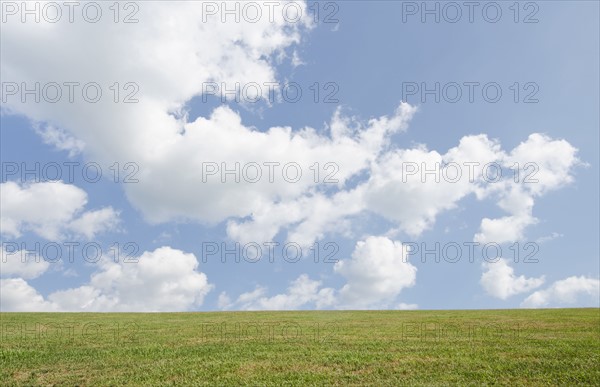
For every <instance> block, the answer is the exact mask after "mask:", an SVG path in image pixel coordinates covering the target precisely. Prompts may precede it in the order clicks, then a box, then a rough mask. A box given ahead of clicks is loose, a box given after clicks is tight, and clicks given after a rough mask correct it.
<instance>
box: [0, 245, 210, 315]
mask: <svg viewBox="0 0 600 387" xmlns="http://www.w3.org/2000/svg"><path fill="white" fill-rule="evenodd" d="M14 266H15V264H14V263H13V264H10V265H9V266H7V267H8V269H9V270H10V272H8V273H7V272H5V271H4V269H5V266H3V267H2V274H3V276H5V275H8V274H16V275H23V274H30V275H29V276H30V277H32V276H34V275H39V274H41V273H42V272H43V270H45V268H46V267H47V266H46V267H39V268H38V267H33V268H32V266H31V265H29V266H26V265H25V264H22V268H20V269H14ZM0 288H1V292H0V305H1V309H2V311H23V312H24V311H73V312H82V311H90V312H99V311H101V312H108V311H114V312H166V311H184V310H190V309H194V308H197V307H198V306H200V305H201V304H202V302H203V299H204V296H205V295H206V294H207V293H208V292H209V291H210V290H211V289H212V288H213V285H212V284H210V283H209V282H208V279H207V277H206V275H205V274H204V273H202V272H199V271H198V260H197V259H196V256H195V255H194V254H189V253H185V252H183V251H181V250H176V249H173V248H170V247H161V248H158V249H156V250H154V251H150V252H148V251H147V252H144V253H143V254H142V255H141V256H140V257H138V260H137V262H123V261H120V262H114V261H112V260H110V259H109V258H107V257H103V259H102V260H101V261H100V262H99V266H98V269H97V271H96V272H94V274H92V276H91V278H90V280H89V282H88V283H87V284H85V285H83V286H80V287H77V288H71V289H66V290H59V291H56V292H53V293H51V294H50V295H49V296H48V297H47V298H46V299H44V297H43V296H42V295H40V294H39V293H38V292H37V291H36V290H35V289H34V288H33V287H32V286H31V285H29V284H28V283H27V282H26V281H25V280H24V279H22V278H3V279H1V280H0Z"/></svg>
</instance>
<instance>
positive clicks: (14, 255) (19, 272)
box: [0, 243, 50, 279]
mask: <svg viewBox="0 0 600 387" xmlns="http://www.w3.org/2000/svg"><path fill="white" fill-rule="evenodd" d="M9 247H10V249H9ZM0 251H1V254H2V257H1V258H2V260H1V261H0V274H1V275H2V277H23V278H25V279H31V278H37V277H39V276H40V275H42V274H43V273H45V272H46V270H48V268H49V267H50V264H49V263H48V262H47V261H46V260H45V259H43V258H42V257H40V256H39V255H38V254H33V253H32V252H30V251H26V250H20V249H18V248H17V246H14V245H9V244H7V243H2V248H1V249H0Z"/></svg>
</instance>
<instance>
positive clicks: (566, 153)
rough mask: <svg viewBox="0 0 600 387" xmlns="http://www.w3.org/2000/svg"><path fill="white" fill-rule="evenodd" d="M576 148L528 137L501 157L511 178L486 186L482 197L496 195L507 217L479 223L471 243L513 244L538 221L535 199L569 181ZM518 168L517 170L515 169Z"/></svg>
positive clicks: (541, 135) (538, 136)
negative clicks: (534, 213)
mask: <svg viewBox="0 0 600 387" xmlns="http://www.w3.org/2000/svg"><path fill="white" fill-rule="evenodd" d="M576 154H577V149H576V148H575V147H573V146H572V145H571V144H569V143H568V142H567V141H565V140H553V139H551V138H550V137H548V136H546V135H543V134H540V133H533V134H531V135H530V136H529V137H528V139H527V141H524V142H522V143H520V144H519V145H518V146H517V147H515V148H514V149H513V150H512V151H511V152H510V153H509V154H507V155H505V156H504V157H503V160H502V164H503V165H504V166H505V167H506V168H510V169H511V174H512V176H509V178H508V179H505V180H503V181H501V182H500V183H496V184H490V185H489V186H488V187H487V189H486V190H485V192H483V193H482V194H481V196H482V197H485V196H487V195H497V196H498V197H499V198H500V200H499V201H498V205H499V207H500V208H502V209H503V210H504V211H506V212H508V213H509V214H510V216H506V217H502V218H497V219H489V218H484V219H482V221H481V227H480V232H479V233H477V234H476V235H475V237H474V241H475V242H480V243H487V242H492V241H493V242H496V243H504V242H514V241H517V240H522V239H523V238H524V233H525V229H526V228H527V227H528V226H530V225H534V224H536V223H537V222H538V219H537V218H535V217H534V216H533V206H534V201H535V198H536V197H540V196H542V195H544V194H546V193H547V192H550V191H552V190H555V189H558V188H560V187H562V186H564V185H566V184H569V183H571V182H572V181H573V175H572V173H573V169H574V167H575V166H577V165H582V162H581V161H580V160H579V159H578V158H577V156H576ZM517 166H518V168H517Z"/></svg>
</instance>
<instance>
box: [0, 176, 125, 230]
mask: <svg viewBox="0 0 600 387" xmlns="http://www.w3.org/2000/svg"><path fill="white" fill-rule="evenodd" d="M86 204H87V193H86V192H85V191H84V190H82V189H80V188H78V187H76V186H74V185H72V184H65V183H63V182H61V181H58V182H43V183H24V184H18V183H16V182H11V181H9V182H6V183H2V184H0V206H1V207H2V213H1V214H0V228H1V230H2V236H4V237H11V238H19V237H21V236H22V235H23V233H25V232H28V231H29V232H33V233H35V234H37V235H38V236H40V237H42V238H44V239H47V240H51V241H61V240H64V239H65V238H67V237H69V236H73V235H75V236H82V237H85V238H88V239H91V238H93V237H94V236H95V235H97V234H99V233H102V232H105V231H110V230H115V229H117V227H118V225H119V222H120V221H119V213H118V212H117V211H116V210H114V209H113V208H112V207H110V206H109V207H105V208H102V209H99V210H93V211H84V208H85V206H86Z"/></svg>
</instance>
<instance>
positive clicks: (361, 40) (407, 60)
mask: <svg viewBox="0 0 600 387" xmlns="http://www.w3.org/2000/svg"><path fill="white" fill-rule="evenodd" d="M209 3H210V2H209ZM231 3H234V2H231ZM259 3H260V2H259ZM284 3H286V2H281V3H280V4H281V5H282V6H283V4H284ZM40 4H42V3H40ZM136 4H138V8H139V10H138V12H137V13H136V17H138V19H139V21H138V22H137V23H132V24H125V23H115V22H114V21H113V20H112V18H111V16H112V14H111V13H110V10H108V9H104V14H103V15H104V17H103V19H102V20H101V21H100V22H98V23H88V22H86V21H85V20H83V19H76V20H75V22H74V23H69V22H68V21H65V20H60V21H59V22H58V23H47V22H45V21H44V20H42V21H41V23H35V22H33V19H31V20H30V21H27V20H26V22H25V23H23V22H22V21H21V20H20V19H19V18H18V17H17V16H18V14H17V16H15V15H12V13H13V9H12V8H5V5H3V7H4V8H3V12H4V16H6V18H7V19H6V21H5V20H4V19H3V22H2V27H1V28H2V38H1V39H2V62H1V64H2V69H1V73H0V74H1V76H2V90H3V101H2V116H1V119H2V131H1V136H2V138H1V139H2V141H1V151H2V156H1V159H2V163H3V167H2V172H3V173H2V209H1V210H2V241H3V259H4V258H6V259H5V260H3V262H2V289H3V291H2V310H3V311H4V310H76V311H87V310H93V311H111V310H116V311H128V310H131V311H138V310H139V311H163V310H221V309H225V310H231V309H315V308H323V309H348V308H350V309H369V308H391V309H396V308H400V309H414V308H419V309H471V308H518V307H555V306H598V297H599V296H598V288H599V282H598V277H599V271H600V267H599V254H600V252H599V245H598V234H599V231H600V230H599V223H598V214H599V211H600V210H599V207H598V197H599V188H598V175H599V170H598V166H599V157H598V143H599V138H598V136H599V130H598V128H599V127H600V122H599V114H598V106H600V98H599V87H598V85H599V84H600V80H599V73H598V68H599V67H600V63H599V47H600V42H599V36H600V34H598V31H599V25H598V23H599V22H598V13H599V8H598V3H597V2H592V1H575V2H567V1H544V2H529V3H527V2H521V3H519V7H520V8H519V9H520V11H519V12H520V13H519V22H518V23H515V22H514V20H513V17H514V8H509V7H511V6H513V2H498V3H494V4H498V7H500V9H501V10H502V17H501V18H500V20H499V21H498V22H496V23H491V22H488V21H486V20H485V19H484V18H483V17H482V14H481V9H480V8H483V7H485V6H487V7H490V2H482V3H480V4H481V6H480V8H476V9H475V13H474V21H473V22H472V23H470V22H469V21H468V19H467V16H466V14H464V15H463V17H462V18H461V19H460V20H459V21H458V22H456V23H448V22H445V21H444V19H443V15H442V17H441V20H440V22H439V23H436V22H435V21H434V19H433V16H427V17H428V19H426V20H425V22H422V21H421V20H420V17H419V16H420V15H419V13H418V12H420V9H419V10H418V11H417V14H416V15H404V16H406V22H403V12H407V10H409V9H414V8H410V7H412V6H413V5H414V4H416V6H417V7H420V4H421V2H416V3H415V2H399V1H398V2H395V1H375V2H366V1H350V2H337V3H335V4H337V8H335V7H333V6H332V5H330V6H327V5H328V4H330V3H327V2H321V3H316V4H315V2H312V1H310V2H308V4H306V3H303V2H298V4H299V7H301V9H303V10H304V14H303V15H304V18H303V19H301V20H300V21H298V22H294V23H290V22H289V21H286V20H285V19H284V18H282V17H281V14H280V13H279V14H278V13H277V12H275V16H276V17H278V18H279V19H277V21H276V22H273V23H271V22H270V21H268V20H261V22H259V23H248V22H247V21H245V20H243V19H244V18H243V17H242V20H241V22H240V23H235V22H229V23H222V22H221V19H220V11H221V10H217V11H216V13H215V14H214V15H212V14H211V15H208V16H207V17H208V22H207V23H203V22H202V15H203V11H206V10H207V8H203V7H206V5H204V6H203V5H202V3H201V2H177V3H171V4H168V3H167V2H160V1H159V2H151V3H149V2H147V3H144V2H139V3H136ZM205 4H206V3H205ZM217 4H218V3H217ZM331 4H334V3H331ZM428 4H430V5H431V7H433V6H434V4H435V2H429V3H428ZM438 4H439V7H440V9H444V7H447V6H448V3H447V2H439V3H438ZM42 6H43V5H40V7H42ZM317 6H318V7H319V10H320V14H319V18H318V19H319V20H318V21H317V22H316V23H315V21H314V16H315V15H314V9H315V7H317ZM306 7H308V8H306ZM326 7H328V8H326ZM333 10H337V11H336V14H335V18H337V19H338V21H337V22H334V23H325V21H330V20H324V17H325V15H327V14H328V13H329V12H331V11H333ZM462 11H463V13H465V12H468V10H467V9H465V8H462ZM490 12H491V11H490ZM532 12H533V13H534V16H533V17H535V18H536V19H537V20H538V22H537V23H524V22H523V20H524V18H525V15H528V14H530V13H532ZM205 13H206V12H205ZM8 14H10V15H8ZM76 15H78V14H76ZM158 15H160V16H158ZM121 16H122V15H121ZM170 17H173V18H176V20H178V23H177V24H176V25H174V24H172V23H169V18H170ZM42 19H43V17H42ZM92 80H93V81H97V82H98V83H99V84H101V85H102V90H103V93H104V94H103V99H102V101H101V102H100V103H97V104H90V103H89V102H86V101H84V100H82V99H81V98H79V99H77V100H76V101H75V102H74V103H69V102H68V101H64V99H63V100H61V101H60V102H58V103H56V104H51V103H48V102H45V101H44V100H43V98H42V101H41V102H40V103H36V102H35V101H33V100H32V99H31V97H29V99H28V100H26V102H25V103H23V102H22V101H21V98H20V97H21V91H18V92H16V94H11V92H9V91H10V90H11V89H9V88H10V87H11V85H15V84H16V85H22V84H23V83H25V84H27V85H33V84H35V82H41V83H42V84H47V83H48V82H57V83H59V84H62V83H63V82H80V83H82V84H84V83H86V82H90V81H92ZM114 82H119V83H120V84H121V85H124V84H125V83H127V82H134V83H135V84H136V85H138V88H139V90H138V92H137V94H136V97H138V98H139V102H138V103H135V104H124V103H122V102H119V103H114V102H112V101H111V100H110V99H111V97H112V94H111V91H110V89H109V86H110V85H112V84H114ZM212 82H216V84H220V85H223V84H227V85H234V84H235V83H236V82H240V84H242V85H243V84H248V83H251V82H256V83H257V84H264V83H265V82H277V83H278V84H286V83H287V84H289V83H291V82H295V83H296V84H297V85H299V87H300V88H301V89H302V92H303V93H302V97H301V98H300V99H299V101H297V102H295V103H290V102H286V101H285V100H283V101H275V102H273V103H270V104H269V103H268V102H265V101H264V100H261V101H259V102H256V103H252V102H250V101H248V98H244V96H242V98H241V101H240V102H239V103H238V102H236V101H232V100H228V101H226V102H225V103H222V102H221V97H220V96H218V95H217V96H215V95H209V96H206V95H202V90H206V89H205V87H206V85H207V84H208V83H212ZM436 82H439V84H440V88H441V87H443V86H444V85H448V84H450V83H456V84H458V85H461V90H462V92H463V96H462V98H461V99H460V100H459V101H458V102H456V103H450V102H448V101H445V100H444V98H440V101H439V102H436V101H435V99H434V96H433V95H427V99H426V100H425V101H422V100H421V98H420V97H421V95H420V94H419V93H417V94H416V95H407V94H406V90H407V89H406V87H408V86H407V85H408V84H411V85H414V84H416V85H419V86H420V87H421V86H422V85H423V84H425V85H426V86H427V87H429V88H433V87H434V85H435V83H436ZM465 82H476V83H478V85H485V84H491V83H494V84H497V85H499V87H500V88H501V89H502V98H501V99H500V100H499V101H498V102H496V103H491V102H488V101H486V100H485V99H484V98H483V96H482V94H481V86H478V87H479V88H478V89H476V91H475V94H474V101H473V102H472V103H470V102H469V101H468V99H467V95H466V93H467V90H468V89H467V87H466V86H464V83H465ZM315 83H318V84H319V90H320V93H319V101H318V102H315V100H314V88H313V89H311V86H312V85H314V84H315ZM515 83H517V84H518V88H519V90H520V93H519V96H518V102H515V101H514V85H515ZM328 84H329V85H330V87H329V86H328V88H326V85H328ZM332 85H335V87H334V86H332ZM526 85H529V86H526ZM511 87H512V89H511ZM525 87H526V88H525ZM128 91H129V89H127V90H124V91H122V92H124V93H125V92H128ZM332 91H335V94H334V95H333V98H335V99H336V100H337V101H338V102H333V103H326V102H324V98H325V97H326V95H327V94H329V93H330V92H332ZM531 91H535V96H534V98H537V100H538V101H537V102H535V103H524V99H525V97H526V95H527V94H529V93H530V92H531ZM263 95H266V94H264V93H263ZM121 97H122V95H121ZM246 97H247V96H246ZM403 99H404V101H403ZM381 117H386V118H381ZM372 119H376V120H379V121H373V120H372ZM370 120H371V121H370ZM274 127H275V128H277V127H289V131H287V132H286V130H285V129H272V128H274ZM307 127H309V128H313V129H314V130H306V129H305V128H307ZM382 128H383V129H382ZM438 159H439V160H443V161H444V162H449V161H456V162H459V161H462V162H465V161H468V162H478V163H481V164H482V165H483V164H485V163H486V162H485V161H486V160H487V161H490V160H493V162H494V163H498V165H500V164H501V165H502V167H503V169H502V171H503V179H502V180H501V181H500V182H497V183H489V182H486V181H485V180H482V179H481V178H479V179H477V181H476V182H475V183H473V184H469V183H468V182H465V181H464V180H461V181H460V182H459V183H457V184H452V183H449V184H448V183H447V184H444V182H442V183H433V184H431V182H429V183H423V182H422V181H416V180H412V181H410V182H409V184H406V182H404V181H403V180H402V178H401V175H402V170H401V168H398V167H399V166H403V165H404V166H406V165H408V164H410V163H417V164H419V165H420V163H421V162H433V161H435V160H438ZM265 161H267V162H280V163H281V164H285V163H286V162H291V161H294V162H296V161H297V162H298V163H299V164H300V165H301V169H302V172H303V177H304V179H303V180H302V181H300V182H299V183H289V182H288V181H282V179H281V177H280V176H278V177H279V178H278V179H276V181H275V182H274V183H269V182H264V181H261V183H259V184H257V185H249V184H243V183H242V184H236V183H235V182H233V183H232V182H231V181H229V182H228V183H227V184H223V183H222V182H220V181H218V180H215V179H212V180H210V179H209V181H208V182H204V181H202V178H201V171H202V165H203V164H202V163H203V162H204V163H206V162H217V163H218V164H220V163H221V162H225V163H227V165H230V166H231V165H233V163H235V162H241V163H242V165H244V164H248V163H253V162H257V163H259V164H260V163H263V162H265ZM36 162H39V163H40V165H41V166H42V167H43V166H46V165H48V163H52V162H55V163H59V164H61V165H62V163H64V162H79V163H80V164H81V165H84V164H86V163H91V162H97V163H98V165H100V166H101V169H102V171H103V175H104V176H103V178H102V179H100V180H99V181H98V182H94V183H90V182H87V181H85V179H83V178H82V176H81V174H77V175H76V178H75V179H74V180H73V181H65V179H63V181H61V182H47V181H44V176H42V175H41V173H38V174H37V178H38V180H41V181H35V178H34V179H33V180H32V178H31V176H29V178H27V179H23V178H22V177H21V176H19V175H18V174H17V175H14V174H10V173H8V171H9V169H7V168H10V166H12V165H15V164H14V163H17V165H18V166H19V167H20V166H21V165H22V163H25V165H28V166H29V167H31V166H33V165H34V164H35V163H36ZM115 162H117V163H119V164H118V165H119V166H120V168H121V175H120V176H119V182H118V183H115V182H114V181H113V179H112V177H113V175H112V170H111V169H110V168H109V167H110V166H111V165H114V163H115ZM127 162H132V163H135V165H136V166H138V167H139V171H138V172H137V173H136V175H135V176H136V178H138V180H139V182H137V183H123V182H122V179H123V175H122V173H123V172H124V171H123V169H122V168H123V166H124V165H125V163H127ZM315 162H319V163H320V166H321V168H322V167H323V165H324V164H325V163H326V162H333V163H335V164H336V165H337V166H338V168H339V171H338V173H337V174H336V178H339V179H340V180H341V181H342V182H341V183H340V184H339V185H336V184H323V183H322V182H321V183H318V184H314V183H312V182H311V179H312V177H311V176H312V175H311V174H312V171H311V170H310V169H309V167H310V166H311V165H313V164H314V163H315ZM514 162H519V163H520V165H521V167H522V166H523V165H524V164H525V163H532V164H534V165H535V166H536V167H537V168H538V171H537V173H536V175H535V178H537V179H538V181H537V182H534V183H529V184H525V183H523V181H522V179H520V180H521V181H520V182H516V183H515V182H514V181H513V177H514V176H513V175H512V174H511V173H512V172H511V169H510V168H509V167H510V166H511V165H512V164H513V163H514ZM65 171H66V169H65V168H63V172H65ZM264 171H265V170H263V172H264ZM323 172H324V170H321V173H323ZM463 172H466V169H464V170H463ZM527 172H528V171H523V170H521V171H520V173H521V175H520V177H521V178H523V177H524V176H525V175H526V174H527ZM307 176H308V178H307ZM320 177H321V179H322V178H323V175H321V176H320ZM271 241H275V242H278V243H280V246H279V247H278V248H276V249H275V252H276V253H275V254H276V255H275V259H274V262H273V263H270V262H268V260H267V258H266V257H263V258H262V259H261V261H260V262H258V263H248V262H244V261H243V259H242V261H241V262H239V263H236V262H232V261H231V260H229V262H227V263H222V262H220V261H219V260H218V258H215V257H214V256H211V257H207V262H206V263H205V262H203V256H205V255H206V254H204V253H205V251H203V244H204V246H206V243H216V244H218V245H221V243H225V244H227V245H228V246H229V247H230V248H233V247H234V246H235V243H236V242H240V243H241V244H242V245H244V244H246V243H257V244H259V245H263V244H264V243H265V242H266V243H268V242H271ZM474 241H475V242H481V244H485V243H492V244H497V245H499V246H501V248H502V251H503V255H502V258H504V260H500V261H496V262H492V263H489V262H485V260H483V259H482V252H481V248H480V247H477V248H476V249H475V253H476V255H475V257H476V258H475V259H474V261H473V262H469V260H468V256H467V251H466V249H463V254H462V255H461V256H460V260H459V262H457V263H448V262H444V260H443V258H442V259H441V261H440V262H439V263H437V262H435V261H434V260H432V259H431V256H430V258H429V259H428V261H427V262H422V261H421V259H420V255H418V254H409V256H408V259H406V258H407V257H406V250H405V246H407V245H408V244H409V243H417V244H419V245H421V244H425V245H426V246H429V247H430V248H433V246H434V245H435V244H436V243H440V244H441V246H444V245H445V244H448V243H457V244H458V245H460V246H464V245H463V244H464V243H472V242H474ZM69 242H77V243H80V244H81V245H83V244H85V243H91V242H95V243H98V244H99V245H100V246H102V249H103V251H104V252H105V255H104V257H103V259H102V260H101V262H97V263H93V264H92V263H86V262H85V261H84V260H82V259H81V255H80V254H81V251H80V250H79V249H78V250H76V259H75V262H73V263H69V262H64V261H63V262H62V263H46V264H45V263H44V259H43V257H42V259H41V261H42V262H41V263H35V262H31V260H32V259H31V256H30V257H29V259H28V260H27V262H19V259H20V255H19V254H18V253H15V252H14V251H13V250H11V249H12V248H13V247H14V245H15V243H17V244H19V245H20V244H21V243H23V244H24V245H25V246H26V248H27V249H28V250H32V249H35V247H34V246H35V244H36V243H39V244H40V245H42V246H43V245H48V244H49V243H58V244H60V245H61V246H62V253H63V255H64V254H66V251H67V250H66V249H65V248H64V244H65V243H69ZM128 242H131V243H133V244H134V245H135V246H137V247H138V250H137V251H136V252H135V253H134V256H135V257H137V258H138V259H137V260H138V262H137V263H121V262H120V263H118V264H115V263H111V262H110V260H111V255H110V254H111V253H110V252H109V251H108V250H109V249H110V247H111V246H113V245H114V244H115V243H118V245H119V246H121V248H122V247H123V246H124V245H125V244H126V243H128ZM315 242H317V243H319V246H321V247H320V250H321V254H322V255H323V254H326V252H324V250H323V249H324V246H325V244H327V243H331V244H332V245H331V246H333V245H335V246H337V247H338V250H337V251H336V253H335V256H334V258H335V259H337V260H338V261H339V262H338V263H337V264H335V263H325V262H318V263H315V262H314V261H313V260H312V256H311V255H310V254H311V253H310V252H309V248H310V246H313V244H314V243H315ZM286 243H293V244H298V245H299V246H301V247H302V248H303V251H304V252H305V253H308V256H305V257H304V258H302V259H301V260H300V261H299V262H296V263H290V262H286V261H285V260H284V259H283V257H282V249H281V246H283V245H284V244H286ZM515 243H518V244H519V246H520V247H519V252H520V254H521V257H523V256H524V255H527V253H528V252H529V251H533V250H525V247H524V246H530V248H531V249H534V248H536V253H535V256H534V258H536V259H537V262H534V263H524V262H522V260H520V261H519V262H514V261H513V255H512V254H513V250H511V249H510V246H515ZM528 243H529V245H527V244H528ZM7 249H8V250H7ZM328 251H332V250H328ZM77 253H79V254H77ZM42 255H43V254H42ZM123 255H127V252H121V256H123Z"/></svg>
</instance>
